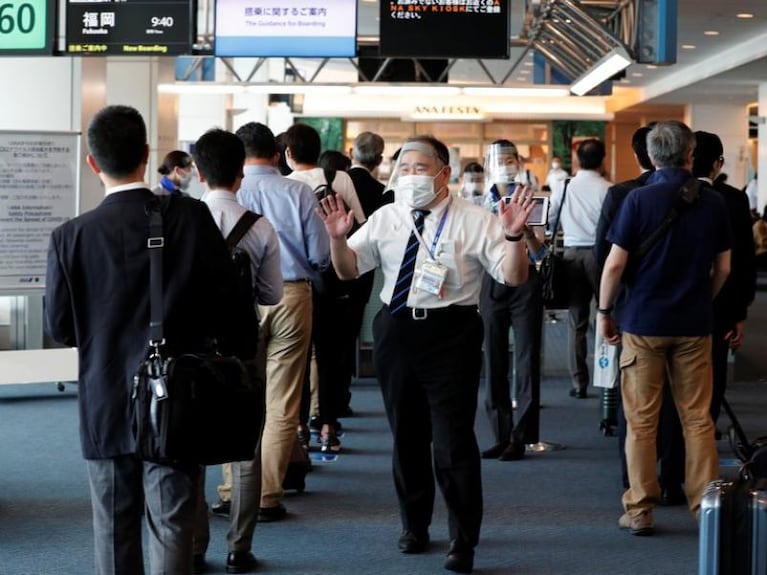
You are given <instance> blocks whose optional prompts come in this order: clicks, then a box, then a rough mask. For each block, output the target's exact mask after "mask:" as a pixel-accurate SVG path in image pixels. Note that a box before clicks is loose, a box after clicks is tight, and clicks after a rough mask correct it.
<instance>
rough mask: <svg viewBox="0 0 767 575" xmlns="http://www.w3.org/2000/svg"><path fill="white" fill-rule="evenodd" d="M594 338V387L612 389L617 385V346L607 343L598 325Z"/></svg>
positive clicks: (618, 368) (618, 367)
mask: <svg viewBox="0 0 767 575" xmlns="http://www.w3.org/2000/svg"><path fill="white" fill-rule="evenodd" d="M596 334H597V335H596V337H595V338H594V387H604V388H607V389H612V388H614V387H615V386H617V385H618V381H619V378H620V366H619V364H618V346H615V345H610V344H608V343H607V342H606V341H605V340H604V338H603V337H602V334H600V333H599V327H597V329H596Z"/></svg>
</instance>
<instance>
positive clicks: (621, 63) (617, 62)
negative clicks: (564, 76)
mask: <svg viewBox="0 0 767 575" xmlns="http://www.w3.org/2000/svg"><path fill="white" fill-rule="evenodd" d="M630 65H631V58H630V57H629V55H628V53H627V52H626V51H625V50H624V49H623V48H615V49H613V50H612V51H611V52H610V53H608V54H607V55H605V56H604V57H603V58H602V59H601V60H599V62H597V63H596V64H595V65H594V66H592V67H591V69H589V70H587V71H586V73H584V74H583V75H582V76H581V77H580V78H578V79H577V80H576V81H575V82H573V84H572V85H571V86H570V91H571V92H572V93H573V94H575V95H576V96H583V95H584V94H588V93H589V92H590V91H591V90H593V89H594V88H596V87H597V86H599V85H600V84H601V83H602V82H604V81H605V80H607V79H609V78H611V77H612V76H614V75H615V74H617V73H618V72H620V71H621V70H624V69H626V68H627V67H628V66H630Z"/></svg>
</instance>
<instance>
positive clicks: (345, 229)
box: [315, 194, 354, 239]
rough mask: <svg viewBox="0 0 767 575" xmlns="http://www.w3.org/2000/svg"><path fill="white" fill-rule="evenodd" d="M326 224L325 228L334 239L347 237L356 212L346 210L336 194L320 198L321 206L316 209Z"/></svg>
mask: <svg viewBox="0 0 767 575" xmlns="http://www.w3.org/2000/svg"><path fill="white" fill-rule="evenodd" d="M315 211H316V212H317V215H318V216H319V217H320V218H321V219H322V221H323V223H324V224H325V229H326V230H327V232H328V235H329V236H330V237H331V238H332V239H339V238H345V237H346V234H348V233H349V230H351V229H352V224H353V223H354V212H353V211H352V210H349V211H348V212H347V211H346V206H344V203H343V201H341V200H336V197H335V194H330V195H327V196H325V197H324V198H322V199H321V200H320V207H319V208H317V209H316V210H315Z"/></svg>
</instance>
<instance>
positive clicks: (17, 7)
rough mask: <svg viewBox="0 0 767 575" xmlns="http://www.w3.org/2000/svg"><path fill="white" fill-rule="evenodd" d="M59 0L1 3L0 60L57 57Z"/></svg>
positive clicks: (8, 0) (6, 1)
mask: <svg viewBox="0 0 767 575" xmlns="http://www.w3.org/2000/svg"><path fill="white" fill-rule="evenodd" d="M56 4H57V2H56V0H0V56H30V55H40V56H49V55H51V54H52V53H53V37H54V36H55V31H54V23H55V15H56Z"/></svg>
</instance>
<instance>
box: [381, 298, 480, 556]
mask: <svg viewBox="0 0 767 575" xmlns="http://www.w3.org/2000/svg"><path fill="white" fill-rule="evenodd" d="M427 314H428V315H427V317H426V318H425V319H422V320H416V319H414V318H413V317H412V315H411V314H410V310H409V309H408V310H405V312H404V313H403V314H401V315H398V316H397V317H392V315H391V314H390V313H389V310H388V307H387V306H384V307H383V309H381V311H380V312H379V313H378V314H377V315H376V317H375V320H374V323H373V335H374V340H375V349H374V360H375V366H376V372H377V374H378V379H379V381H380V383H381V390H382V393H383V400H384V405H385V407H386V415H387V417H388V420H389V426H390V427H391V430H392V434H393V436H394V453H393V472H394V485H395V488H396V491H397V497H398V499H399V506H400V513H401V518H402V525H403V528H404V529H406V530H410V531H413V532H415V533H419V534H422V533H425V532H426V531H427V530H428V528H429V525H430V524H431V516H432V511H433V507H434V494H435V488H434V485H435V481H434V479H435V475H436V482H437V484H438V485H439V487H440V490H441V491H442V495H443V497H444V498H445V503H446V506H447V509H448V528H449V533H450V539H451V541H452V543H453V545H454V548H455V549H457V550H469V549H473V548H474V547H475V546H476V544H477V542H478V540H479V530H480V524H481V522H482V478H481V470H480V458H479V449H478V447H477V439H476V437H475V435H474V419H475V413H476V408H477V391H478V387H479V373H480V368H481V362H482V351H481V347H482V321H481V319H480V317H479V314H478V313H477V310H476V308H474V307H470V306H466V307H464V306H460V307H458V306H452V307H449V308H445V309H442V310H435V311H432V312H431V313H428V312H427ZM432 457H433V467H432Z"/></svg>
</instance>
